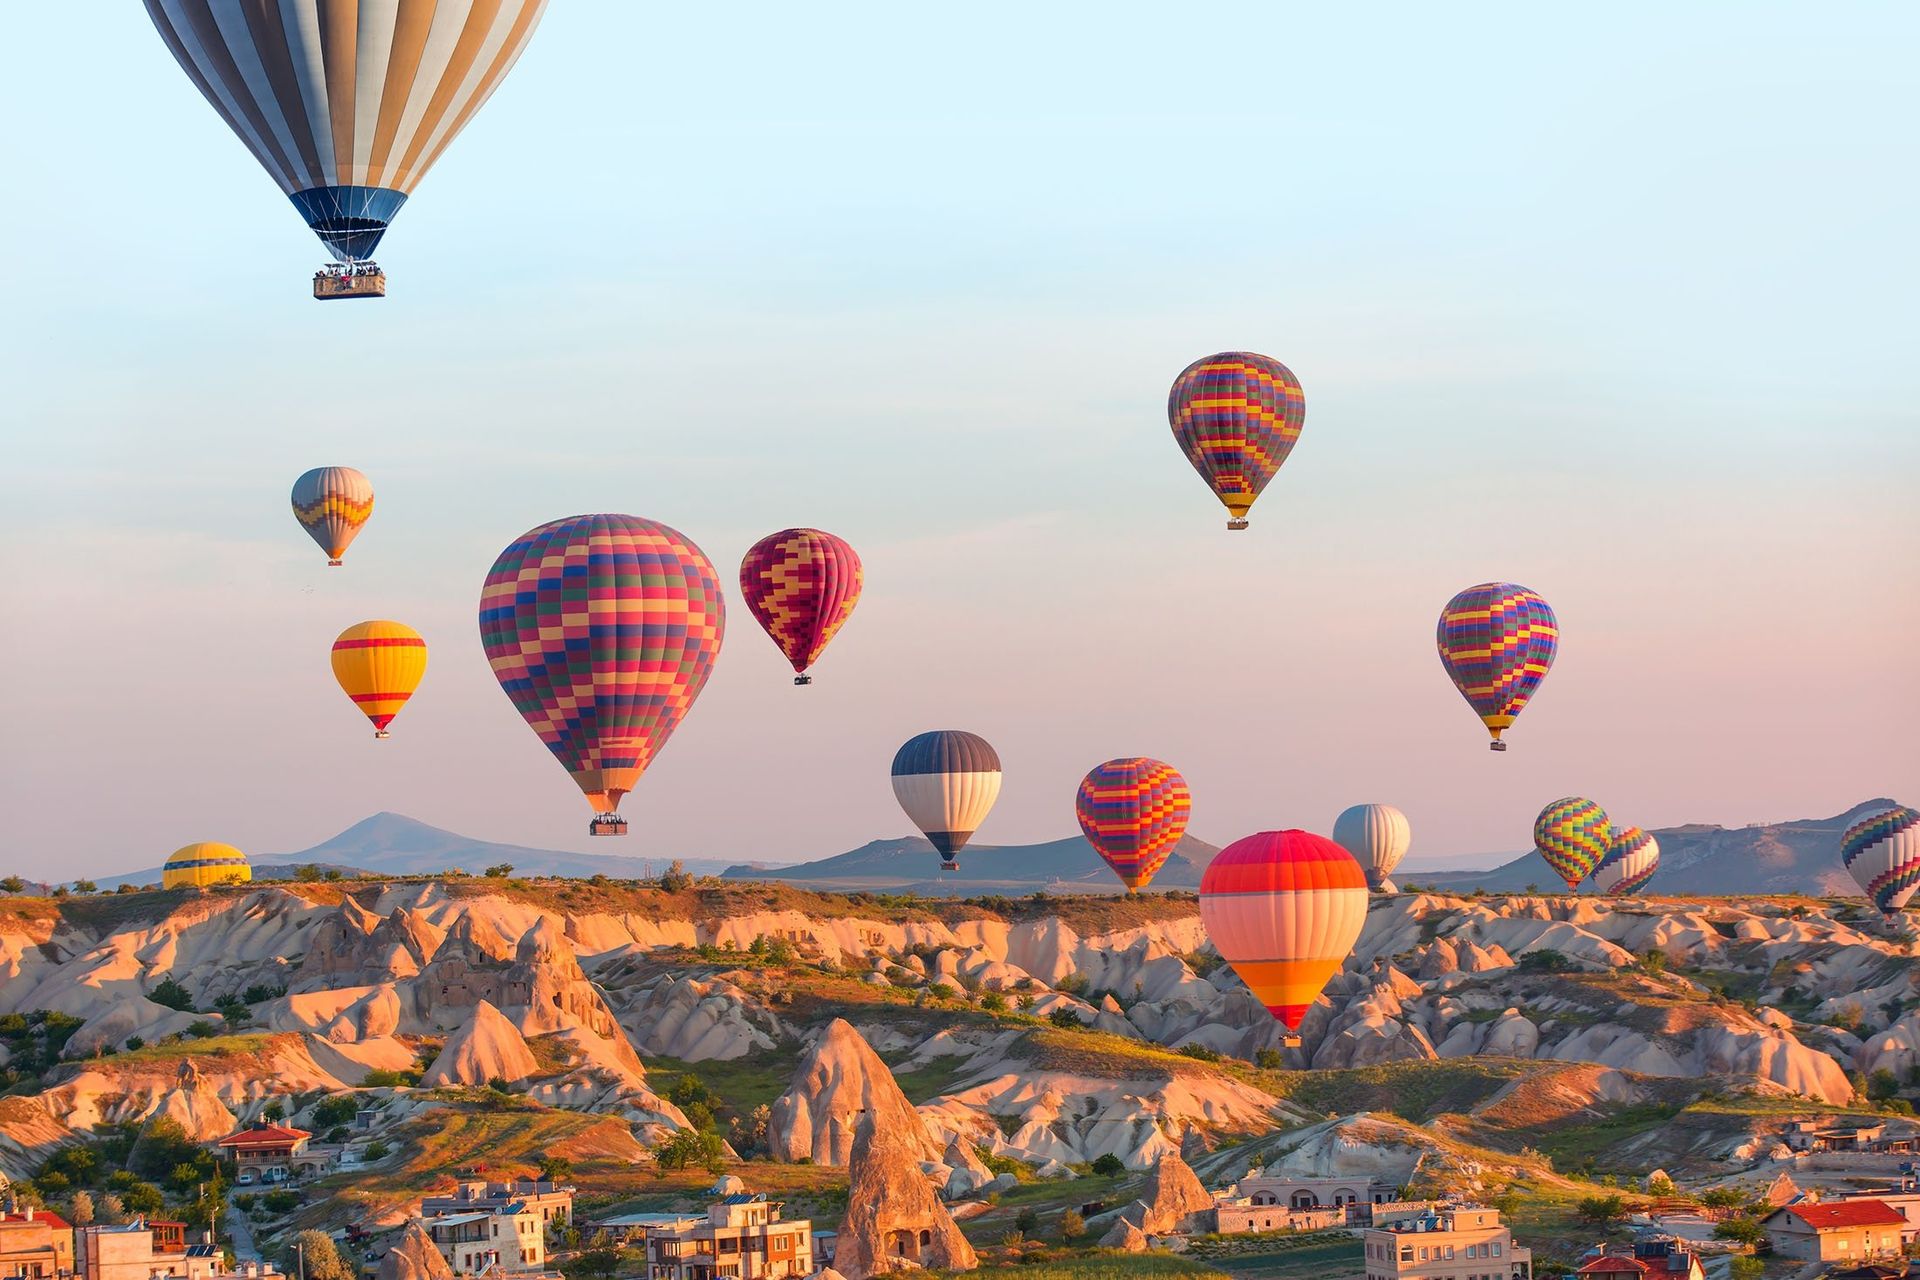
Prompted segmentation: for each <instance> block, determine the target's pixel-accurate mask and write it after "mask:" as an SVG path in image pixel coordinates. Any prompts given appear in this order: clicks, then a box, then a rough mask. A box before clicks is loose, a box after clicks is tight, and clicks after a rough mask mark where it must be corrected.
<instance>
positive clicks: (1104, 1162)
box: [1093, 1151, 1127, 1178]
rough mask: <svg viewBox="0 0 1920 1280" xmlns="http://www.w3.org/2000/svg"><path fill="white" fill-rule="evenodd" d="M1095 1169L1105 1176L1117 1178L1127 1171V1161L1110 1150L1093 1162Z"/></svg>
mask: <svg viewBox="0 0 1920 1280" xmlns="http://www.w3.org/2000/svg"><path fill="white" fill-rule="evenodd" d="M1093 1171H1094V1172H1095V1173H1097V1174H1099V1175H1100V1176H1101V1177H1103V1178H1117V1177H1119V1176H1120V1175H1121V1174H1123V1173H1125V1172H1126V1171H1127V1162H1126V1161H1124V1160H1122V1159H1121V1158H1120V1157H1119V1156H1116V1155H1114V1154H1113V1153H1112V1152H1111V1151H1109V1152H1108V1153H1107V1154H1106V1155H1103V1156H1101V1157H1100V1158H1099V1159H1098V1160H1095V1161H1094V1162H1093Z"/></svg>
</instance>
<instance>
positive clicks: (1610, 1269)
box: [1578, 1258, 1647, 1276]
mask: <svg viewBox="0 0 1920 1280" xmlns="http://www.w3.org/2000/svg"><path fill="white" fill-rule="evenodd" d="M1623 1273H1624V1274H1627V1275H1636V1276H1644V1275H1646V1274H1647V1264H1646V1263H1644V1262H1642V1261H1640V1259H1638V1258H1595V1259H1594V1260H1593V1261H1592V1262H1589V1263H1588V1264H1587V1265H1586V1266H1584V1267H1582V1268H1580V1271H1579V1273H1578V1274H1580V1275H1583V1276H1609V1275H1611V1276H1617V1275H1621V1274H1623Z"/></svg>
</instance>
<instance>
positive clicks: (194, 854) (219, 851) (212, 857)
mask: <svg viewBox="0 0 1920 1280" xmlns="http://www.w3.org/2000/svg"><path fill="white" fill-rule="evenodd" d="M252 879H253V866H252V864H251V863H249V862H248V861H247V855H246V854H244V853H242V852H240V851H239V850H238V849H236V848H234V847H233V846H232V845H230V844H221V843H220V842H219V841H218V840H198V841H195V842H194V843H193V844H190V845H187V846H185V847H184V848H180V849H175V850H174V851H173V856H171V857H169V858H168V859H167V861H166V865H165V866H163V867H161V868H160V887H161V888H163V889H182V888H195V889H204V888H206V887H207V886H208V885H213V884H245V883H247V882H248V881H249V880H252Z"/></svg>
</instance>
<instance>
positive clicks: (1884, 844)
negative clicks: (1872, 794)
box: [1840, 805, 1920, 919]
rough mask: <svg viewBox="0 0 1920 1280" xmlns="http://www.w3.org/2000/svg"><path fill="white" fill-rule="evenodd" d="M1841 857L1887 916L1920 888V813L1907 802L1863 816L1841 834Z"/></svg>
mask: <svg viewBox="0 0 1920 1280" xmlns="http://www.w3.org/2000/svg"><path fill="white" fill-rule="evenodd" d="M1840 860H1841V862H1843V863H1845V864H1846V868H1847V870H1848V871H1850V872H1852V873H1853V878H1854V879H1855V880H1856V881H1858V882H1859V884H1860V887H1861V888H1862V889H1864V890H1865V891H1866V894H1867V897H1869V898H1871V899H1872V900H1873V905H1874V906H1876V907H1878V908H1880V910H1881V911H1882V912H1884V913H1885V914H1886V916H1887V918H1888V919H1892V918H1893V917H1895V916H1897V915H1899V914H1900V909H1901V908H1902V907H1904V906H1906V905H1907V903H1908V902H1910V901H1911V900H1912V898H1913V894H1914V890H1915V889H1920V813H1916V812H1915V811H1914V810H1912V809H1909V808H1907V807H1906V806H1905V805H1894V806H1893V807H1892V808H1889V809H1880V810H1878V811H1876V812H1874V813H1870V814H1868V815H1867V816H1866V817H1864V818H1861V819H1860V820H1859V821H1857V822H1855V823H1854V824H1853V825H1852V826H1850V827H1848V828H1847V830H1846V833H1845V834H1843V835H1842V836H1841V837H1840Z"/></svg>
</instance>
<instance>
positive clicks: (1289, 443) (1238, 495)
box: [1167, 351, 1307, 529]
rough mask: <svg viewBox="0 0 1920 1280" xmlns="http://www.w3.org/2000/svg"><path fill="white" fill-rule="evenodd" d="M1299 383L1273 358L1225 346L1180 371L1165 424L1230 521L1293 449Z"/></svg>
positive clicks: (1301, 408) (1301, 407) (1237, 519)
mask: <svg viewBox="0 0 1920 1280" xmlns="http://www.w3.org/2000/svg"><path fill="white" fill-rule="evenodd" d="M1306 419H1307V400H1306V395H1305V393H1303V392H1302V391H1301V390H1300V380H1299V379H1298V378H1296V377H1294V376H1293V372H1292V371H1291V370H1289V369H1288V368H1287V366H1285V365H1283V364H1281V363H1280V362H1279V361H1278V360H1275V359H1274V358H1273V357H1272V356H1263V355H1256V354H1254V353H1253V352H1251V351H1222V352H1220V353H1219V354H1217V355H1211V356H1207V357H1206V358H1205V359H1202V360H1195V361H1194V362H1193V363H1192V364H1190V365H1188V366H1187V367H1186V368H1185V369H1182V370H1181V371H1180V376H1179V377H1178V378H1175V379H1174V381H1173V389H1172V390H1171V391H1169V392H1168V393H1167V422H1168V424H1169V425H1171V426H1172V427H1173V438H1174V439H1175V440H1177V441H1179V443H1180V448H1181V450H1182V451H1183V452H1184V453H1185V454H1186V455H1187V461H1188V462H1190V463H1192V464H1193V469H1194V470H1195V471H1198V472H1199V473H1200V478H1201V479H1202V480H1205V481H1206V482H1207V486H1208V487H1209V488H1210V489H1212V490H1213V493H1214V496H1215V497H1217V498H1219V499H1220V503H1221V505H1222V506H1224V507H1226V509H1227V512H1228V514H1229V515H1231V516H1232V517H1233V518H1232V519H1231V520H1229V521H1228V522H1227V528H1229V529H1244V528H1246V526H1247V520H1246V516H1247V510H1248V508H1250V507H1252V506H1253V502H1254V499H1256V498H1258V497H1259V496H1260V491H1261V490H1263V489H1265V488H1266V487H1267V481H1269V480H1271V479H1273V477H1274V474H1275V473H1276V472H1278V471H1279V470H1280V466H1281V464H1282V463H1284V462H1286V460H1287V455H1288V454H1290V453H1292V452H1293V446H1294V444H1295V443H1296V442H1297V441H1298V440H1299V439H1300V428H1301V427H1302V426H1303V425H1304V424H1305V423H1306Z"/></svg>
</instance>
